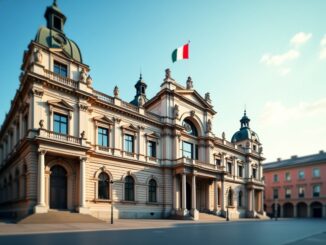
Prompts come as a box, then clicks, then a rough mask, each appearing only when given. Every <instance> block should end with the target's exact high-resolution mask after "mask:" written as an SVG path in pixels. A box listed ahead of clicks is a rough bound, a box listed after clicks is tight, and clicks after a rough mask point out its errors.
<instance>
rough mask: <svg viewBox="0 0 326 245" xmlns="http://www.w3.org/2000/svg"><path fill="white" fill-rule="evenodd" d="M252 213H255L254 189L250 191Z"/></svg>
mask: <svg viewBox="0 0 326 245" xmlns="http://www.w3.org/2000/svg"><path fill="white" fill-rule="evenodd" d="M251 197H252V200H251V202H252V211H253V212H255V211H256V200H255V199H256V198H255V189H252V196H251Z"/></svg>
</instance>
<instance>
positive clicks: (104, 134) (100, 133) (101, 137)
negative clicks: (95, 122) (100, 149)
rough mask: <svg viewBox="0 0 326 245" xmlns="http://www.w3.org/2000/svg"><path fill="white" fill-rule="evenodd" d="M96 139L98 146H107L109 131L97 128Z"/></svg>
mask: <svg viewBox="0 0 326 245" xmlns="http://www.w3.org/2000/svg"><path fill="white" fill-rule="evenodd" d="M97 138H98V139H97V143H98V145H100V146H104V147H108V146H109V130H108V129H107V128H101V127H99V128H98V129H97Z"/></svg>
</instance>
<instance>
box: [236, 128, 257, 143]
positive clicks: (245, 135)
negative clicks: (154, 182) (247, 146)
mask: <svg viewBox="0 0 326 245" xmlns="http://www.w3.org/2000/svg"><path fill="white" fill-rule="evenodd" d="M243 140H252V141H256V142H259V137H258V135H257V134H256V133H255V132H254V131H252V130H251V129H250V128H241V129H240V130H239V131H237V132H236V133H235V134H234V135H233V136H232V139H231V142H232V143H236V142H240V141H243Z"/></svg>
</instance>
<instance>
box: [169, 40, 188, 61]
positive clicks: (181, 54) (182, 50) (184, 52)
mask: <svg viewBox="0 0 326 245" xmlns="http://www.w3.org/2000/svg"><path fill="white" fill-rule="evenodd" d="M185 59H189V43H187V44H185V45H183V46H181V47H179V48H177V49H175V50H174V51H173V52H172V62H176V61H177V60H185Z"/></svg>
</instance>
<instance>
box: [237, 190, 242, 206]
mask: <svg viewBox="0 0 326 245" xmlns="http://www.w3.org/2000/svg"><path fill="white" fill-rule="evenodd" d="M238 207H242V191H239V196H238Z"/></svg>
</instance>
